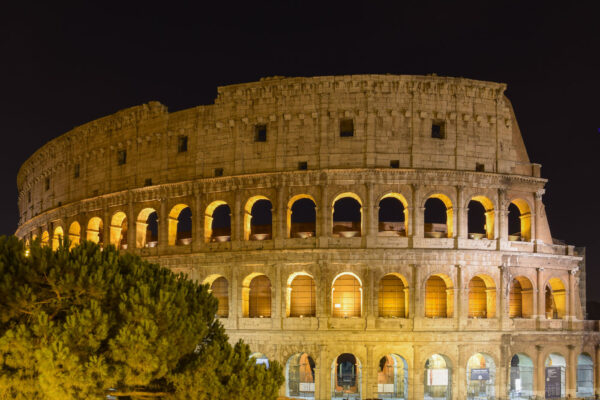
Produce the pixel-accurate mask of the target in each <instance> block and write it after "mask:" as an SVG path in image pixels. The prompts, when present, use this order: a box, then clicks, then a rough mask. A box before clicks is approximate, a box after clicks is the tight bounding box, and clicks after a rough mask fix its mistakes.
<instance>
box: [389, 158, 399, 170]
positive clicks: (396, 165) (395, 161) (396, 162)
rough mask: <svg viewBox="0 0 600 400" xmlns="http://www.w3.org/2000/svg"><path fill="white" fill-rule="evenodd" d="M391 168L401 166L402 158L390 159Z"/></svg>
mask: <svg viewBox="0 0 600 400" xmlns="http://www.w3.org/2000/svg"><path fill="white" fill-rule="evenodd" d="M390 168H400V160H390Z"/></svg>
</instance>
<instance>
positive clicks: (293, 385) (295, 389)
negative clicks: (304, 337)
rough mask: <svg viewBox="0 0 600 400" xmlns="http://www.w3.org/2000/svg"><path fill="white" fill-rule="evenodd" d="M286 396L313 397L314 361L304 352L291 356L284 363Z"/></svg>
mask: <svg viewBox="0 0 600 400" xmlns="http://www.w3.org/2000/svg"><path fill="white" fill-rule="evenodd" d="M286 378H287V379H286V381H287V388H286V389H287V390H286V396H288V397H294V398H302V399H314V398H315V362H314V360H313V359H312V357H310V356H309V355H308V354H306V353H297V354H294V355H293V356H291V357H290V358H289V359H288V361H287V363H286Z"/></svg>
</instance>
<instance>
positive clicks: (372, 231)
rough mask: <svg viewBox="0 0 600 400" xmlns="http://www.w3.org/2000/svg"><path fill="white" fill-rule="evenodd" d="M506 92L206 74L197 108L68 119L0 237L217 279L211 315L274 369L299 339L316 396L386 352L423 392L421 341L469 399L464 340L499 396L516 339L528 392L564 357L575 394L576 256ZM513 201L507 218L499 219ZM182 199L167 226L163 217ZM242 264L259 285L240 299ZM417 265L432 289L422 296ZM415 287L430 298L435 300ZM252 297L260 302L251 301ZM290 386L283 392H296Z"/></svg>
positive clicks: (579, 336)
mask: <svg viewBox="0 0 600 400" xmlns="http://www.w3.org/2000/svg"><path fill="white" fill-rule="evenodd" d="M504 90H505V85H503V84H498V83H491V82H481V81H474V80H468V79H462V78H461V79H458V78H445V77H437V76H394V75H356V76H341V77H315V78H280V77H273V78H266V79H263V80H261V81H260V82H254V83H247V84H240V85H232V86H227V87H221V88H219V91H218V92H219V94H218V97H217V99H216V101H215V104H213V105H208V106H199V107H195V108H192V109H187V110H183V111H178V112H174V113H168V112H167V110H166V107H164V106H163V105H162V104H160V103H156V102H151V103H149V104H146V105H142V106H137V107H132V108H129V109H126V110H123V111H120V112H117V113H116V114H114V115H111V116H108V117H105V118H102V119H99V120H96V121H93V122H90V123H88V124H85V125H83V126H80V127H77V128H74V129H73V130H72V131H70V132H68V133H66V134H64V135H62V136H60V137H58V138H56V139H54V140H52V141H50V142H49V143H48V144H46V145H45V146H43V147H42V148H40V149H39V150H37V151H36V152H35V153H34V155H33V156H31V157H30V158H29V159H28V160H27V161H26V162H25V163H24V164H23V166H22V167H21V169H20V171H19V174H18V180H17V183H18V188H19V200H18V202H19V209H20V217H21V218H20V225H19V228H18V230H17V232H16V234H17V235H18V236H19V237H21V238H23V239H24V240H27V241H28V240H32V239H34V238H40V239H41V240H42V242H45V243H47V244H48V245H50V244H51V243H52V245H56V244H57V239H58V238H59V237H60V236H63V235H68V236H69V237H70V238H71V240H72V241H74V242H77V241H79V240H81V239H82V238H87V239H88V240H94V241H102V242H104V243H112V244H115V245H117V246H121V247H122V248H124V249H126V251H131V252H134V253H137V254H140V255H142V256H144V257H146V258H148V259H149V260H152V261H156V262H160V264H161V265H163V266H166V267H169V268H171V269H173V270H174V271H181V272H184V273H186V274H188V275H189V276H190V277H192V278H193V279H195V280H197V281H199V282H205V283H209V284H213V283H214V282H215V281H216V279H217V278H219V277H223V278H225V279H226V282H227V284H226V285H225V286H223V287H225V289H224V290H225V293H226V294H225V296H226V302H227V303H228V310H227V312H226V315H225V314H224V315H223V317H222V319H221V321H222V322H223V324H224V326H225V327H226V328H227V330H228V333H229V335H230V336H231V338H232V340H234V341H235V340H238V339H244V341H246V342H247V343H249V344H250V345H251V347H252V348H253V349H254V350H255V351H257V352H260V353H262V354H264V355H266V356H267V357H269V358H272V359H276V360H279V361H280V362H281V363H282V364H283V365H287V367H286V368H287V370H288V373H287V375H286V376H287V377H288V381H290V380H291V378H290V376H291V373H290V372H289V365H290V364H289V363H288V360H291V359H292V358H293V357H294V356H295V355H297V354H299V353H306V354H308V355H309V356H310V357H311V359H312V361H313V362H314V365H313V366H312V375H313V377H312V379H313V381H312V383H311V382H308V381H306V382H303V383H306V384H310V385H308V386H306V385H305V386H304V388H305V389H307V391H304V393H303V394H304V395H305V396H309V395H310V394H311V393H314V396H313V397H314V398H316V399H330V398H332V397H334V398H335V397H336V396H341V394H340V392H342V391H343V389H346V390H347V391H350V392H352V393H351V395H352V396H355V397H356V398H358V396H362V398H376V397H378V396H379V397H382V398H383V397H385V396H387V395H389V393H387V392H386V390H387V389H386V386H385V383H386V382H384V381H383V380H384V379H385V377H384V375H385V374H384V373H383V369H384V367H386V366H387V365H388V364H387V361H386V363H383V360H382V359H383V358H384V357H385V356H388V355H394V357H397V359H398V360H403V362H404V365H405V369H404V371H405V372H403V374H404V380H405V383H404V384H403V385H401V384H399V383H398V382H399V381H400V380H398V379H396V381H394V382H395V383H394V385H396V386H397V387H400V386H403V389H402V390H401V391H400V390H398V391H397V392H394V393H396V394H394V395H392V397H391V398H407V399H422V398H424V396H433V394H432V393H433V392H431V385H428V384H426V382H427V379H430V378H431V376H430V372H428V370H426V367H425V366H426V363H427V365H428V366H429V365H430V362H431V361H430V362H428V361H427V360H428V359H429V358H430V357H431V356H432V355H434V354H439V355H441V356H443V358H444V360H446V361H445V363H446V370H448V371H450V372H449V373H448V376H449V385H448V387H449V388H450V389H449V390H447V392H446V393H445V396H447V397H448V398H452V399H462V398H467V397H469V398H475V397H474V396H475V394H473V393H472V391H473V390H474V389H473V387H474V385H473V384H472V382H471V383H469V382H468V381H469V380H470V377H469V376H470V375H469V372H472V367H471V366H468V365H471V362H472V361H470V360H471V358H472V356H474V355H476V354H479V355H485V358H482V360H483V359H485V360H486V361H482V367H485V368H484V369H487V370H488V372H489V373H490V376H491V377H490V378H489V379H487V380H486V381H485V382H486V383H487V386H486V389H485V393H487V394H486V396H487V398H492V397H495V398H505V397H508V395H509V392H511V394H512V395H513V396H514V395H515V393H516V392H515V391H516V390H517V389H516V387H515V376H516V375H514V372H511V369H514V365H513V367H512V368H511V361H513V363H514V356H515V354H521V355H524V356H526V357H527V358H528V359H529V360H530V361H531V363H532V366H533V372H532V374H533V375H532V385H531V386H532V387H531V388H530V392H531V393H530V394H531V395H533V394H535V395H539V396H544V390H545V381H546V376H545V374H546V369H545V366H548V363H549V362H548V360H551V361H553V362H554V363H553V364H552V365H554V366H559V367H561V368H562V369H563V372H564V378H563V379H562V383H563V386H564V388H563V390H562V394H563V395H564V396H566V395H567V394H569V395H571V396H575V395H576V394H579V395H583V394H584V390H583V389H582V388H581V387H578V385H577V381H578V380H579V381H583V380H582V379H583V378H581V379H578V377H580V376H582V374H584V372H582V371H584V370H585V368H583V367H582V368H578V365H580V364H582V361H581V360H583V358H582V355H583V356H585V357H584V358H585V359H586V360H587V359H589V360H591V362H592V363H593V367H592V375H593V384H592V388H591V390H592V392H593V391H594V390H596V391H597V389H596V387H597V386H598V383H597V382H598V378H599V374H600V372H599V371H598V368H597V367H596V364H597V363H596V359H597V357H600V350H599V349H598V341H599V337H598V333H597V323H596V322H595V321H585V320H584V314H583V312H582V301H581V300H582V299H584V295H583V293H580V287H581V286H580V283H579V282H580V280H583V278H584V276H582V271H581V269H580V268H579V265H580V263H581V261H582V257H581V256H580V255H579V253H578V252H577V251H576V250H575V248H574V247H573V246H570V245H557V244H554V242H553V240H552V236H551V233H550V228H549V225H548V221H547V218H546V214H545V210H544V205H543V201H542V197H543V194H544V186H545V184H546V182H547V181H546V180H545V179H543V178H541V177H540V166H539V165H538V164H533V163H531V162H530V161H529V158H528V156H527V152H526V150H525V147H524V144H523V140H522V137H521V133H520V131H519V128H518V125H517V122H516V119H515V115H514V112H513V110H512V107H511V105H510V102H509V101H508V99H507V98H506V97H505V96H504ZM386 198H388V199H389V198H392V199H396V200H397V201H398V207H400V208H402V210H403V211H402V212H403V215H404V220H403V221H402V226H403V227H402V228H401V229H400V228H397V226H396V225H394V224H392V223H390V224H388V227H387V228H386V227H385V224H382V221H380V220H379V219H380V218H379V217H380V215H381V214H380V211H381V208H383V203H382V201H383V200H384V199H386ZM300 199H308V200H310V201H312V202H313V204H314V206H315V207H314V209H315V215H316V218H315V220H314V222H312V223H313V225H311V226H312V228H305V227H304V228H302V230H303V231H307V233H310V234H307V235H304V236H303V235H302V233H303V232H300V233H298V228H297V227H298V226H299V225H294V224H295V222H294V217H293V216H292V214H293V210H294V204H295V203H296V202H297V201H298V200H300ZM340 199H353V201H355V202H356V203H357V204H358V206H357V207H358V208H359V210H360V213H359V215H360V217H359V220H358V221H355V222H354V225H352V224H348V223H346V222H344V221H341V222H340V221H336V220H335V216H334V211H335V210H336V205H337V204H340V203H338V201H339V200H340ZM430 199H438V200H441V201H442V202H443V203H444V206H445V207H446V222H445V224H442V225H443V228H442V229H441V230H440V231H439V232H433V231H434V229H432V228H431V226H430V225H431V224H430V225H427V224H426V222H427V221H425V217H426V212H427V211H426V209H427V207H429V206H428V204H429V203H428V201H429V200H430ZM258 201H268V202H270V208H271V215H272V219H271V224H269V225H270V226H269V230H268V231H266V232H268V233H265V234H262V236H261V234H257V233H256V232H258V231H257V230H253V229H255V228H253V223H252V218H253V217H254V215H253V212H254V211H253V210H254V205H255V204H257V202H258ZM473 201H474V202H476V203H479V204H481V205H482V207H483V208H484V211H485V221H486V222H485V226H484V229H485V231H484V232H483V233H481V234H474V233H473V232H470V231H469V221H468V219H469V215H470V214H469V207H470V204H472V203H471V202H473ZM225 204H226V205H228V206H229V212H228V213H229V214H230V216H229V218H230V219H229V220H230V225H229V228H228V229H229V230H228V231H225V233H223V232H221V234H219V235H217V230H218V229H221V228H218V227H216V226H215V225H214V223H213V218H216V216H215V214H214V213H215V210H216V209H217V208H218V207H219V206H223V205H225ZM511 204H513V206H516V207H517V208H518V211H519V213H520V222H519V223H520V228H521V229H520V232H518V234H517V235H515V234H514V232H509V228H510V227H509V225H510V224H509V206H510V205H511ZM188 207H189V210H190V211H191V215H192V216H191V231H190V232H189V233H190V235H189V237H188V236H186V237H185V238H184V237H183V236H178V235H179V234H178V225H179V224H180V221H179V219H178V218H179V216H180V215H181V212H182V210H183V209H185V208H188ZM153 213H156V215H157V216H158V224H157V225H158V228H157V232H156V234H157V237H156V238H154V239H153V238H152V232H151V230H149V229H148V224H149V223H150V222H149V221H150V220H149V215H151V214H153ZM132 221H134V222H133V223H132ZM344 224H346V225H344ZM180 226H181V225H180ZM294 226H296V228H294ZM350 226H352V228H350ZM390 226H394V228H389V227H390ZM340 227H341V228H340ZM340 229H341V230H340ZM261 232H262V231H261ZM438 233H439V234H438ZM259 239H263V240H259ZM300 275H301V276H308V277H310V278H311V279H312V282H313V286H314V293H313V294H312V296H313V303H314V312H309V313H308V314H307V315H301V316H300V317H294V316H291V315H292V314H293V313H290V307H293V306H292V305H291V304H293V303H294V301H295V300H294V295H295V293H296V292H294V291H293V290H292V289H293V285H294V283H293V281H294V279H295V277H297V276H300ZM390 275H393V276H395V277H397V278H398V279H399V281H401V284H399V285H400V286H398V287H400V289H398V290H397V291H396V292H394V293H395V294H394V295H398V293H400V294H399V296H400V297H398V299H397V300H390V301H392V302H393V301H397V302H399V303H398V304H400V303H401V307H402V312H401V315H394V317H389V316H385V315H383V314H384V312H383V311H382V310H383V309H382V302H383V301H384V300H382V299H383V298H385V297H384V296H383V295H382V293H380V292H381V291H383V290H384V289H382V288H383V286H381V282H382V279H383V278H384V277H386V276H390ZM257 276H266V277H267V278H268V280H267V282H268V283H269V284H270V289H269V288H267V289H266V290H267V292H266V293H267V294H266V295H264V293H263V297H262V298H261V299H258V300H256V301H258V303H256V304H258V305H253V304H254V303H253V301H255V298H253V297H252V296H253V293H255V294H256V293H257V292H256V291H257V290H258V289H256V287H253V286H252V285H253V284H252V282H253V278H255V277H257ZM341 276H345V277H351V278H349V279H351V280H355V281H356V282H357V283H356V284H357V287H358V289H357V290H358V291H356V292H355V293H359V294H358V295H357V296H358V297H356V298H357V299H359V300H358V301H359V304H354V303H353V304H354V305H355V306H356V307H357V309H355V310H354V311H353V313H354V314H350V315H349V316H348V315H346V316H344V317H341V316H337V315H338V314H336V312H338V311H339V310H337V308H338V306H340V304H341V303H340V304H338V300H336V299H338V297H336V296H340V293H345V292H341V291H340V290H342V289H340V290H338V292H335V290H334V289H335V282H336V281H337V280H338V279H339V278H340V277H341ZM435 277H437V278H439V279H438V282H440V284H441V285H443V289H441V290H443V291H444V292H438V294H439V293H442V297H439V296H438V298H437V300H432V299H433V297H435V296H433V293H434V289H433V286H430V285H432V282H433V281H434V280H435V279H433V278H435ZM480 281H481V285H483V286H481V290H479V289H477V285H476V283H477V282H480ZM223 282H224V281H223ZM517 287H518V289H516V288H517ZM215 290H216V289H215ZM294 290H296V289H294ZM344 290H345V289H344ZM478 290H479V291H478ZM253 291H254V292H253ZM517 292H518V295H516V294H515V293H517ZM348 293H350V292H348ZM477 293H479V294H480V295H481V296H483V297H477V296H478V294H477ZM265 296H266V297H265ZM428 296H429V297H428ZM432 296H433V297H432ZM477 299H480V300H481V299H483V300H481V301H479V303H478V300H477ZM261 301H262V303H261ZM265 301H266V302H265ZM344 301H345V300H344ZM353 301H354V300H353ZM429 302H433V303H435V304H438V303H439V304H441V303H440V302H442V303H443V304H444V305H443V307H442V308H443V312H442V314H439V315H438V314H435V313H436V312H438V311H430V308H431V309H433V308H435V307H437V306H435V307H434V306H433V305H430V304H429ZM433 303H432V304H433ZM261 304H262V306H261ZM265 304H266V306H265ZM439 304H438V305H439ZM253 307H258V309H259V308H260V307H263V308H264V307H267V310H266V311H264V310H263V311H261V312H260V314H261V315H257V314H254V315H252V312H253V311H252V310H253ZM340 307H341V309H342V311H343V310H344V306H343V304H342V305H341V306H340ZM432 307H433V308H432ZM438 308H439V307H438ZM474 309H477V310H480V314H477V313H476V312H475V311H474ZM356 310H358V311H356ZM515 310H517V311H515ZM431 312H434V315H431ZM260 316H262V318H260ZM345 353H349V354H352V355H353V356H354V357H355V361H354V366H353V368H354V369H353V374H354V376H355V378H356V380H355V382H354V384H353V385H350V386H352V387H353V388H354V389H348V387H344V386H342V385H340V384H338V383H339V382H338V379H340V376H341V375H340V374H342V372H341V369H340V370H339V371H340V372H338V363H341V361H339V360H338V356H339V355H340V354H345ZM482 357H483V356H482ZM557 357H558V358H557ZM388 359H389V360H391V359H392V358H389V357H388ZM561 360H562V361H561ZM382 363H383V364H382ZM483 364H485V365H483ZM305 370H306V371H308V373H307V372H306V371H305V372H303V376H304V375H306V374H308V375H310V372H311V371H310V369H305ZM382 374H383V375H382ZM511 374H512V375H511ZM518 379H520V378H518ZM309 380H310V379H309ZM523 380H525V379H523ZM519 382H521V381H519ZM290 385H291V383H290V382H288V383H286V385H285V387H282V389H281V394H282V395H290V396H293V395H294V394H295V391H296V389H290ZM311 385H312V386H311ZM519 385H520V383H519ZM396 386H394V387H396ZM475 386H476V385H475ZM579 386H582V385H581V384H580V385H579ZM588 386H589V385H588ZM476 389H477V388H476ZM394 390H395V389H394ZM477 390H478V389H477ZM525 390H526V389H524V391H525ZM313 391H314V392H313ZM400 392H401V393H400ZM481 393H483V391H482V392H481ZM481 393H480V394H481ZM309 397H310V396H309ZM340 398H341V397H340ZM387 398H390V397H389V396H388V397H387ZM426 398H427V397H426ZM523 398H525V397H523Z"/></svg>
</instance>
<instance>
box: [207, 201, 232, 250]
mask: <svg viewBox="0 0 600 400" xmlns="http://www.w3.org/2000/svg"><path fill="white" fill-rule="evenodd" d="M204 240H205V241H206V242H207V243H209V242H229V241H230V240H231V209H230V208H229V206H228V205H227V203H225V202H224V201H221V200H217V201H213V202H212V203H210V204H209V206H208V207H206V213H205V215H204Z"/></svg>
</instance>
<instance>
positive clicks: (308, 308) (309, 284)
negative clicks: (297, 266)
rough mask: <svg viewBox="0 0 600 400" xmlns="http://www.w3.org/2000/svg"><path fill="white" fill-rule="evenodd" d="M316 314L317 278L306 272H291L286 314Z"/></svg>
mask: <svg viewBox="0 0 600 400" xmlns="http://www.w3.org/2000/svg"><path fill="white" fill-rule="evenodd" d="M316 315H317V306H316V286H315V280H314V279H313V277H312V276H311V275H309V274H307V273H306V272H296V273H293V274H291V275H290V277H289V278H288V281H287V290H286V316H287V317H293V318H294V317H299V318H304V317H315V316H316Z"/></svg>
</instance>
